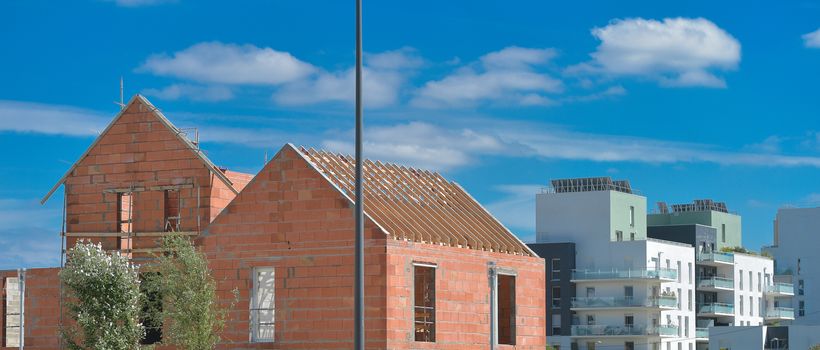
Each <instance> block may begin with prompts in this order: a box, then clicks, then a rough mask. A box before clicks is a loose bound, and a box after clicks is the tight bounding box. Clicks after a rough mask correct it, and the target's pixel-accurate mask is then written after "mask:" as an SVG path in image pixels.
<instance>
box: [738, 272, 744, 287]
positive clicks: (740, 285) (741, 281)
mask: <svg viewBox="0 0 820 350" xmlns="http://www.w3.org/2000/svg"><path fill="white" fill-rule="evenodd" d="M738 276H740V279H739V280H738V283H739V286H738V289H741V290H742V289H743V270H740V273H739V274H738Z"/></svg>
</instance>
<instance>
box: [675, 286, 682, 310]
mask: <svg viewBox="0 0 820 350" xmlns="http://www.w3.org/2000/svg"><path fill="white" fill-rule="evenodd" d="M675 299H678V310H682V309H681V308H680V305H681V302H682V301H681V299H683V291H681V289H680V288H678V294H677V295H676V298H675Z"/></svg>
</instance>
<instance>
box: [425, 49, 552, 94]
mask: <svg viewBox="0 0 820 350" xmlns="http://www.w3.org/2000/svg"><path fill="white" fill-rule="evenodd" d="M554 56H555V50H553V49H531V48H522V47H514V46H513V47H507V48H505V49H503V50H501V51H496V52H491V53H488V54H486V55H484V56H482V57H481V58H480V60H479V62H477V63H474V64H471V65H468V66H465V67H461V68H459V69H458V70H456V71H455V72H454V73H452V74H450V75H448V76H446V77H444V78H443V79H441V80H436V81H429V82H427V83H426V84H425V85H424V86H423V87H421V88H420V89H419V90H418V91H417V92H416V96H415V98H414V99H413V101H412V104H413V105H416V106H420V107H433V108H435V107H465V106H467V107H469V106H474V105H477V104H480V103H483V102H490V103H501V104H520V105H549V104H552V103H553V101H552V99H551V98H549V97H548V96H546V94H548V93H556V92H560V91H562V89H563V84H562V83H561V81H560V80H557V79H554V78H552V77H550V76H549V75H547V74H545V73H543V72H540V71H539V70H537V69H536V68H537V67H538V66H541V65H544V64H546V63H548V62H549V60H550V59H552V58H553V57H554Z"/></svg>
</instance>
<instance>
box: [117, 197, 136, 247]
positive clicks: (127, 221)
mask: <svg viewBox="0 0 820 350" xmlns="http://www.w3.org/2000/svg"><path fill="white" fill-rule="evenodd" d="M133 208H134V195H133V194H132V193H130V192H128V193H117V231H118V232H133V231H132V230H133V228H134V225H133V216H132V215H133V210H134V209H133ZM117 249H118V250H130V249H131V237H128V236H124V237H119V238H118V239H117Z"/></svg>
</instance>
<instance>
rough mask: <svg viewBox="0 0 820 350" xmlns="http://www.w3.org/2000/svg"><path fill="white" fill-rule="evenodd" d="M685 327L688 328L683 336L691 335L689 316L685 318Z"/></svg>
mask: <svg viewBox="0 0 820 350" xmlns="http://www.w3.org/2000/svg"><path fill="white" fill-rule="evenodd" d="M683 327H684V329H686V331H685V332H684V333H683V336H684V337H688V336H689V316H686V318H685V319H684V323H683Z"/></svg>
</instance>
